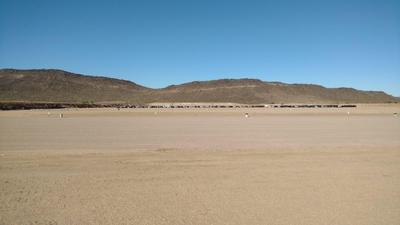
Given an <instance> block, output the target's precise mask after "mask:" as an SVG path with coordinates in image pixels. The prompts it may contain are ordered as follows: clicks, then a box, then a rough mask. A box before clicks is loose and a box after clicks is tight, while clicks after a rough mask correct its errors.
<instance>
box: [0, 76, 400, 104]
mask: <svg viewBox="0 0 400 225" xmlns="http://www.w3.org/2000/svg"><path fill="white" fill-rule="evenodd" d="M399 100H400V99H399V98H396V97H393V96H391V95H388V94H386V93H384V92H381V91H360V90H356V89H353V88H325V87H322V86H319V85H312V84H285V83H280V82H264V81H261V80H257V79H236V80H235V79H222V80H213V81H195V82H190V83H185V84H180V85H171V86H168V87H166V88H161V89H151V88H147V87H144V86H140V85H138V84H135V83H133V82H131V81H125V80H119V79H112V78H106V77H96V76H85V75H80V74H74V73H69V72H66V71H62V70H15V69H3V70H0V101H2V102H6V101H24V102H32V101H33V102H59V103H66V102H68V103H106V102H124V103H128V104H147V103H151V102H235V103H245V104H246V103H247V104H263V103H267V104H269V103H275V104H280V103H301V104H307V103H313V104H314V103H324V104H329V103H335V104H340V103H386V102H399Z"/></svg>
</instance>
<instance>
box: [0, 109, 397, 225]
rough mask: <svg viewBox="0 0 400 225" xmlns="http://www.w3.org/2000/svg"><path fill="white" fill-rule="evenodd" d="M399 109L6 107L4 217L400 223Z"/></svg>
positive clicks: (0, 169)
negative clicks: (28, 108)
mask: <svg viewBox="0 0 400 225" xmlns="http://www.w3.org/2000/svg"><path fill="white" fill-rule="evenodd" d="M399 109H400V108H399V107H398V106H396V105H394V106H393V105H391V106H390V107H387V106H386V105H380V106H377V105H375V106H371V105H365V106H361V107H357V108H352V109H292V110H290V109H208V110H206V109H174V110H172V109H121V110H120V111H118V110H116V109H79V110H78V109H68V110H67V109H64V110H29V111H0V154H1V157H0V200H1V204H0V224H400V117H399V116H397V117H395V116H394V114H393V113H395V112H397V113H400V110H399ZM49 113H50V114H49ZM245 113H248V114H249V115H250V117H249V118H245V117H244V114H245ZM60 114H63V118H60V117H59V115H60Z"/></svg>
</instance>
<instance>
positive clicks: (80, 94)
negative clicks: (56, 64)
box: [0, 69, 149, 102]
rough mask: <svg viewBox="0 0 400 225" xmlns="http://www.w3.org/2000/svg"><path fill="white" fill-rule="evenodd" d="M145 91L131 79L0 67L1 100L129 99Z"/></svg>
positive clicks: (86, 100) (87, 100) (71, 100)
mask: <svg viewBox="0 0 400 225" xmlns="http://www.w3.org/2000/svg"><path fill="white" fill-rule="evenodd" d="M148 90H149V89H148V88H146V87H143V86H140V85H137V84H135V83H133V82H130V81H125V80H118V79H112V78H106V77H95V76H84V75H80V74H74V73H69V72H65V71H62V70H14V69H4V70H0V100H2V101H44V102H101V101H132V100H134V99H135V98H136V95H138V97H140V96H139V95H141V94H142V93H145V92H146V91H148ZM137 100H142V99H141V98H137Z"/></svg>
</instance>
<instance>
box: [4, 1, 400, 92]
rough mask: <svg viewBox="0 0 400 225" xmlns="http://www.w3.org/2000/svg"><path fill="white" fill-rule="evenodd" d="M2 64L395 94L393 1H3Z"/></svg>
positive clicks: (398, 37) (143, 79) (397, 23)
mask: <svg viewBox="0 0 400 225" xmlns="http://www.w3.org/2000/svg"><path fill="white" fill-rule="evenodd" d="M0 68H16V69H42V68H46V69H61V70H66V71H69V72H74V73H80V74H85V75H96V76H106V77H112V78H119V79H124V80H130V81H132V82H135V83H137V84H140V85H144V86H147V87H151V88H162V87H166V86H168V85H171V84H181V83H186V82H191V81H204V80H215V79H221V78H233V79H236V78H257V79H261V80H263V81H280V82H284V83H290V84H292V83H307V84H319V85H322V86H325V87H353V88H356V89H360V90H373V91H384V92H386V93H388V94H391V95H394V96H400V1H398V0H394V1H391V0H376V1H369V0H361V1H353V0H345V1H341V0H333V1H325V0H316V1H307V0H306V1H301V0H296V1H268V0H262V1H235V0H231V1H222V0H220V1H218V0H203V1H200V0H184V1H178V0H163V1H158V0H154V1H152V0H144V1H141V0H121V1H117V0H114V1H111V0H110V1H105V0H91V1H87V0H79V1H75V0H68V1H65V0H46V1H43V0H35V1H32V0H0Z"/></svg>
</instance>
